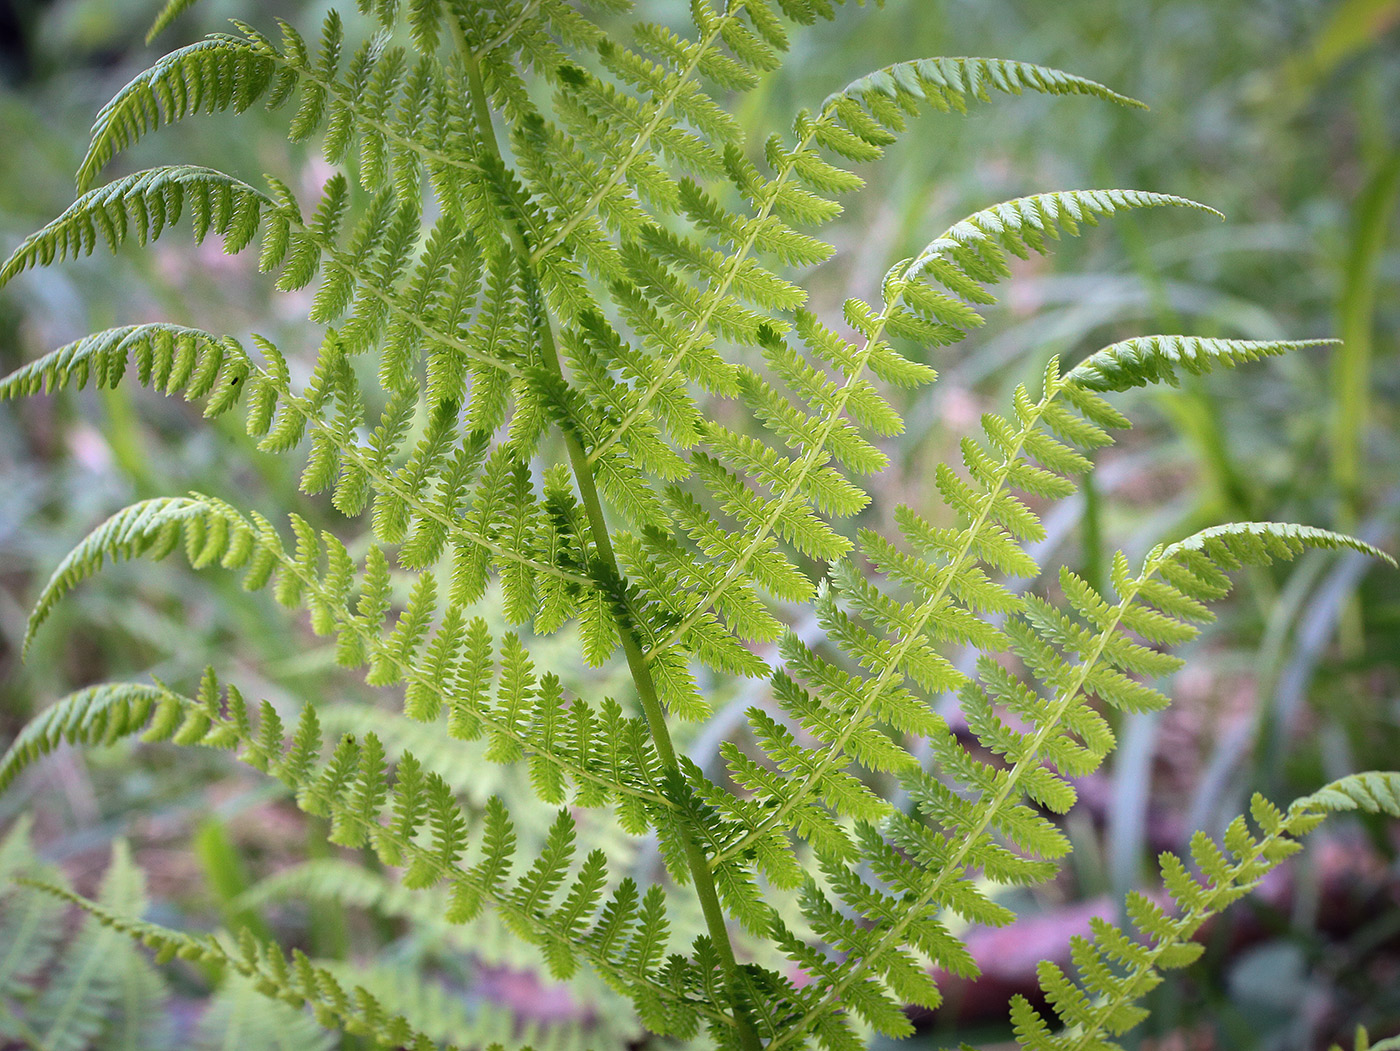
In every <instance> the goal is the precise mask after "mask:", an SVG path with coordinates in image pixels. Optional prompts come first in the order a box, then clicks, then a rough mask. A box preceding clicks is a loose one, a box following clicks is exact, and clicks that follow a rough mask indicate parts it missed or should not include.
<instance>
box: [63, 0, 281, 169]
mask: <svg viewBox="0 0 1400 1051" xmlns="http://www.w3.org/2000/svg"><path fill="white" fill-rule="evenodd" d="M192 2H193V0H187V2H186V3H185V4H183V5H179V2H178V0H174V2H172V3H170V4H168V5H167V7H166V9H165V10H164V11H162V12H161V14H160V16H159V17H158V18H157V20H156V23H155V25H154V26H153V27H152V29H151V34H152V35H153V36H154V35H155V34H156V33H158V32H160V30H161V29H162V28H163V27H164V26H165V25H166V24H168V23H169V22H170V21H172V20H173V19H174V18H175V17H177V16H178V15H179V13H180V11H179V10H178V7H179V6H189V5H190V3H192ZM272 69H273V67H272V63H271V61H269V59H268V58H267V57H266V56H265V55H261V54H259V53H258V52H257V51H255V50H254V49H252V48H251V47H249V46H247V44H246V43H245V42H243V41H240V40H238V39H237V38H235V37H230V36H227V35H224V34H219V35H215V36H211V37H209V38H207V39H205V40H201V41H199V42H197V43H194V44H190V45H189V46H188V47H182V48H180V49H179V50H177V51H172V52H171V53H170V54H168V55H166V56H165V57H163V58H162V59H160V61H158V62H157V63H156V64H155V65H153V66H152V67H151V68H150V69H147V70H146V71H144V72H143V73H141V74H139V75H138V76H137V77H136V78H135V79H134V80H132V81H131V82H130V83H129V84H127V85H126V87H124V88H122V89H121V91H119V92H118V93H117V94H116V95H115V96H114V97H113V99H112V100H111V101H110V102H108V103H107V104H106V105H105V106H103V107H102V109H101V110H99V111H98V114H97V119H96V120H95V121H94V122H93V126H92V140H91V144H90V145H89V146H88V151H87V155H86V156H85V157H84V158H83V162H82V165H81V166H80V167H79V168H78V175H77V182H78V191H79V192H80V193H81V192H86V191H87V190H90V189H91V188H92V184H93V182H94V181H95V180H96V178H97V173H98V172H100V171H101V170H102V168H103V167H105V166H106V164H107V162H108V161H110V160H111V159H112V157H113V156H114V155H115V154H117V153H118V152H120V151H122V150H124V149H127V148H129V147H130V146H132V145H133V144H134V143H135V142H136V141H137V140H138V139H139V138H141V137H142V136H143V135H145V134H147V133H148V132H151V131H153V130H155V129H156V128H159V127H160V126H161V125H163V124H172V123H174V122H175V121H178V120H182V119H184V118H185V117H186V116H189V115H191V114H194V113H198V112H201V111H203V112H205V113H217V112H219V111H221V110H233V111H234V112H235V113H241V112H243V110H245V109H247V108H248V107H249V106H250V105H252V103H253V102H254V101H256V100H257V98H258V97H259V96H260V95H262V93H263V92H264V91H265V90H266V89H267V87H268V81H269V78H270V77H271V75H272Z"/></svg>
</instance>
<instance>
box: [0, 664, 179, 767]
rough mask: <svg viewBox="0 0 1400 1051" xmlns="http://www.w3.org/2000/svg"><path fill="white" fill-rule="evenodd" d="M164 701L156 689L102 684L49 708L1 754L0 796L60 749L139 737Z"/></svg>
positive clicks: (122, 684)
mask: <svg viewBox="0 0 1400 1051" xmlns="http://www.w3.org/2000/svg"><path fill="white" fill-rule="evenodd" d="M165 696H166V691H165V690H163V689H162V688H161V687H159V686H141V685H138V684H136V683H106V684H103V685H100V686H89V687H88V688H87V689H84V690H79V691H78V692H77V693H74V694H71V695H70V696H68V697H65V698H64V699H63V700H61V701H59V702H57V703H55V704H53V705H50V706H49V707H48V708H46V709H45V710H44V711H43V712H41V713H40V714H39V715H38V716H36V717H35V718H34V719H33V720H31V721H30V722H29V723H27V724H26V725H25V727H24V729H22V730H21V731H20V732H19V733H18V734H17V735H16V736H15V739H14V740H13V741H11V742H10V746H9V747H8V748H7V749H6V750H5V756H4V758H3V759H0V791H3V790H4V789H5V788H8V787H9V785H10V784H11V783H12V782H13V781H14V779H15V778H16V777H17V776H19V774H20V773H21V772H22V771H23V770H24V769H25V768H26V767H29V766H31V765H33V764H34V762H36V761H37V760H38V759H40V758H41V757H43V756H45V755H47V754H48V753H50V752H52V751H53V750H54V749H55V748H57V747H58V746H59V745H60V744H63V743H65V742H66V743H68V744H83V745H88V746H93V745H107V744H112V743H114V742H116V741H117V740H119V739H121V738H123V737H129V736H131V735H132V734H135V733H139V732H140V731H141V730H143V729H144V728H145V727H146V724H147V723H148V722H149V721H150V719H151V717H152V716H153V715H154V714H155V711H156V708H157V706H158V705H159V704H160V703H161V701H162V700H163V699H164V698H165Z"/></svg>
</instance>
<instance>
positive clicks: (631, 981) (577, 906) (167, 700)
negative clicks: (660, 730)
mask: <svg viewBox="0 0 1400 1051" xmlns="http://www.w3.org/2000/svg"><path fill="white" fill-rule="evenodd" d="M282 733H283V729H282V725H281V722H280V720H279V719H278V718H277V716H276V713H275V711H274V710H273V709H272V707H271V706H270V705H267V704H264V705H263V706H262V711H261V717H260V719H259V725H258V726H257V727H254V725H253V723H252V720H251V718H250V714H249V712H248V710H247V707H246V704H245V702H244V701H243V699H242V697H241V695H239V694H238V693H237V691H233V690H230V691H229V693H228V695H227V698H226V700H225V701H223V702H221V701H220V699H219V696H218V692H217V683H216V682H215V680H214V679H213V677H212V675H210V676H207V677H206V683H205V687H204V688H203V689H202V690H201V697H200V699H198V700H193V699H189V698H185V697H181V696H180V695H178V694H175V693H173V692H171V691H164V693H163V695H162V697H161V702H160V704H159V705H158V706H157V707H156V711H155V714H154V717H153V721H152V725H151V726H150V728H149V730H148V731H147V735H146V736H147V738H148V739H151V740H164V739H170V738H173V739H174V740H176V741H177V742H179V743H182V744H185V745H202V746H205V747H218V748H227V747H235V748H238V749H240V751H241V758H243V760H244V761H246V762H248V763H250V764H251V765H253V766H255V767H257V768H258V769H262V770H266V771H268V772H270V773H271V774H273V775H274V776H275V777H277V778H278V779H280V780H281V781H282V782H283V783H284V784H286V785H287V786H288V787H289V788H290V789H292V790H293V792H294V793H295V796H296V800H297V804H298V805H299V806H300V807H301V808H302V809H304V810H306V811H307V812H308V813H312V814H315V815H318V816H321V817H324V818H327V819H329V820H330V822H331V826H332V830H333V835H334V837H335V841H336V842H338V843H341V844H343V845H347V846H354V847H358V846H364V845H368V846H371V847H373V848H374V849H375V850H376V852H377V853H379V855H380V857H381V859H382V860H383V861H384V862H385V863H386V864H389V865H403V866H405V868H406V872H405V875H404V883H405V885H406V886H407V887H410V888H414V889H423V888H430V887H434V886H437V885H439V884H444V883H445V884H446V885H447V886H448V888H449V891H450V903H449V906H448V910H447V918H448V920H449V921H450V922H453V923H462V922H466V921H468V920H470V919H472V918H473V917H474V916H476V915H477V914H478V912H479V911H480V910H481V909H482V908H483V907H484V906H486V905H488V904H489V905H491V906H492V907H493V908H495V909H496V910H498V911H499V912H500V913H501V916H502V918H503V919H504V921H505V922H506V923H507V925H508V926H510V927H511V929H513V930H514V931H515V932H516V934H517V935H518V936H521V937H524V938H526V939H527V940H529V941H531V942H533V943H535V944H538V945H540V946H541V949H542V952H543V955H544V958H545V960H546V962H547V964H548V965H549V967H550V969H551V970H552V971H553V972H554V973H556V974H557V975H558V976H560V977H566V976H568V975H569V974H571V973H572V971H573V969H574V968H575V967H576V966H577V962H578V960H579V959H582V960H586V961H587V962H588V963H589V965H590V966H591V967H592V968H593V969H594V970H595V971H596V972H597V973H598V974H599V975H600V976H601V977H603V978H604V979H605V980H606V981H608V982H609V984H610V985H612V986H613V988H615V989H616V990H617V991H618V992H619V993H621V994H623V995H625V996H628V997H629V998H631V999H633V1000H634V1001H637V1000H640V1001H642V1003H643V1004H645V1005H646V1007H645V1014H646V1016H647V1017H648V1019H649V1024H652V1023H654V1024H660V1022H658V1021H657V1019H658V1018H660V1017H662V1015H655V1016H654V1017H653V1015H654V1012H653V1010H652V1008H653V1007H656V1006H657V1005H661V1004H664V1005H666V1010H665V1011H664V1012H662V1014H663V1015H664V1016H665V1017H666V1018H669V1019H670V1021H669V1022H667V1023H666V1024H667V1025H668V1026H672V1028H670V1029H669V1030H668V1031H671V1032H675V1033H677V1034H680V1035H686V1034H688V1033H691V1032H693V1031H694V1027H695V1025H696V1024H697V1020H698V1019H699V1018H701V1017H705V1018H710V1019H715V1018H719V1017H720V1013H719V1010H718V1008H716V1007H714V1006H712V1005H706V1004H701V1003H692V1002H691V1001H689V1000H686V999H685V998H683V997H681V996H680V995H679V994H678V991H677V990H676V989H675V988H672V987H671V986H670V985H668V984H667V980H664V979H663V977H662V975H661V968H662V966H663V959H662V957H663V956H664V953H663V952H661V951H660V950H661V947H663V946H664V945H665V943H666V918H665V915H666V911H665V909H664V908H662V907H661V897H660V896H661V893H662V892H661V890H660V888H659V887H654V888H652V890H651V891H649V892H648V893H647V895H645V896H644V897H643V896H641V895H639V894H638V892H637V889H636V885H635V884H634V883H633V882H632V880H630V879H625V880H623V881H622V882H621V883H620V884H619V885H618V886H617V888H616V889H615V890H614V891H613V892H612V893H611V894H610V895H608V894H605V887H606V883H607V880H606V859H605V858H604V856H603V855H602V853H601V851H596V850H595V851H593V852H592V853H591V854H590V855H589V857H588V858H586V859H585V860H584V862H583V864H582V865H581V866H579V867H578V869H577V871H574V870H573V865H572V860H573V856H574V853H575V831H574V830H575V824H574V819H573V818H572V817H571V816H570V814H569V812H568V811H566V810H563V811H559V812H558V815H557V817H556V819H555V821H554V824H553V825H552V826H551V829H550V832H549V835H548V837H547V844H548V846H547V848H546V850H545V851H544V852H543V853H542V854H541V856H540V858H539V859H537V861H536V863H535V864H534V865H533V866H532V867H531V868H530V869H529V870H528V871H526V872H524V873H515V872H514V871H513V869H514V865H513V858H512V855H513V854H514V850H515V842H516V837H515V831H514V824H513V821H512V819H511V816H510V815H509V813H508V812H507V811H506V809H505V807H504V805H503V804H502V803H501V802H500V800H499V798H496V797H493V798H492V799H491V800H490V801H489V802H488V805H487V808H486V814H485V819H484V822H483V825H482V828H481V830H480V834H479V836H478V837H476V838H477V839H478V841H479V848H480V857H479V858H478V860H477V861H476V863H475V864H473V865H471V866H467V865H466V864H465V863H464V861H463V854H464V853H465V851H466V850H467V848H468V843H469V834H468V833H469V826H468V822H467V820H466V818H465V816H464V814H463V811H462V808H461V805H460V804H459V803H458V802H457V801H456V799H455V798H454V797H453V795H452V793H451V790H450V789H449V787H448V786H447V785H446V783H445V782H444V781H443V780H442V778H440V777H438V776H437V775H435V774H427V775H424V774H423V772H422V767H421V764H419V763H418V761H417V760H416V759H415V758H414V757H413V756H412V755H411V754H408V753H405V754H404V755H403V756H402V757H401V758H400V760H399V762H398V763H397V764H396V765H395V766H393V767H389V766H388V765H387V764H386V763H385V760H384V752H383V749H382V746H380V744H379V742H378V741H377V739H376V738H374V737H373V736H372V735H369V736H366V737H365V738H363V739H362V740H361V739H357V738H355V737H354V736H352V735H348V734H347V735H342V736H341V737H340V738H339V739H338V743H337V744H336V745H335V747H334V748H333V749H332V750H331V751H330V753H329V754H328V755H327V756H325V757H324V758H323V751H324V749H325V747H326V743H325V742H324V740H323V734H322V730H321V727H320V724H319V720H318V718H317V716H316V713H315V711H314V709H312V708H309V707H308V708H306V709H304V710H303V713H302V717H301V719H300V722H299V724H298V726H297V729H296V731H295V733H294V734H293V736H292V743H291V745H290V747H288V746H287V745H286V744H285V743H284V742H283V740H282ZM26 754H27V753H26ZM22 759H23V755H17V756H16V757H15V758H14V760H13V763H12V764H11V766H16V765H18V764H19V763H20V762H21V761H22ZM8 768H9V767H7V769H8ZM420 828H423V829H425V830H427V831H428V832H429V833H430V834H428V835H425V836H423V837H421V838H419V837H416V836H415V832H416V831H417V830H418V829H420ZM50 889H51V890H52V892H54V893H60V894H62V888H50ZM561 894H562V897H561ZM89 904H90V903H89ZM85 907H87V906H85ZM96 915H98V917H99V919H102V921H103V922H104V923H106V922H109V919H110V916H108V915H104V914H103V913H102V912H100V911H99V912H97V913H96ZM118 929H122V930H126V931H128V932H133V933H135V934H137V936H139V937H142V938H143V940H145V939H146V938H147V937H148V936H149V937H150V938H154V941H148V944H151V945H153V946H154V947H157V948H161V949H163V950H165V951H169V952H172V953H176V952H178V953H179V954H181V955H187V956H188V957H189V958H192V959H199V958H202V959H212V960H222V961H226V962H228V963H230V964H232V965H233V966H234V969H235V970H238V971H240V973H243V974H245V975H246V976H248V977H250V978H254V979H256V980H259V981H264V980H267V981H272V982H273V983H274V985H275V986H276V988H277V989H278V990H281V991H284V992H285V991H287V990H288V988H289V987H288V986H287V985H286V984H285V982H284V981H282V980H281V979H282V978H284V977H285V974H286V972H287V970H288V968H287V966H286V961H285V959H284V958H283V957H281V955H280V953H278V952H277V951H276V950H274V949H270V948H267V947H264V946H261V945H258V944H255V943H254V942H252V941H249V937H251V936H247V935H246V932H245V939H244V943H243V944H242V945H241V947H240V951H241V953H242V955H241V957H240V958H239V961H241V962H239V961H235V960H234V959H233V958H232V957H231V956H230V955H229V953H230V950H228V949H226V948H225V947H224V946H223V945H222V944H221V943H219V942H218V940H217V939H196V938H189V937H187V936H184V935H175V934H174V933H173V932H165V931H162V930H161V929H160V928H154V927H150V926H148V925H135V924H126V925H120V924H119V925H118ZM211 954H212V955H211ZM279 961H281V962H279ZM302 970H303V968H302V967H301V966H300V965H298V968H297V973H298V975H300V974H301V971H302ZM298 981H299V982H300V983H301V984H299V985H297V986H294V987H290V988H291V991H292V992H293V993H295V995H296V996H297V997H300V998H303V999H308V1000H310V1001H312V1003H313V1005H315V1004H319V1007H317V1017H318V1019H320V1020H322V1021H323V1022H326V1023H327V1024H329V1022H328V1021H327V1019H329V1018H335V1019H339V1021H340V1022H341V1023H342V1024H344V1025H347V1026H351V1027H358V1031H366V1032H371V1033H375V1034H379V1033H402V1032H405V1030H403V1028H402V1026H401V1025H400V1022H399V1021H396V1020H393V1019H386V1018H385V1017H384V1013H383V1011H382V1010H380V1008H379V1007H378V1006H377V1004H374V1003H373V1002H370V1003H368V1005H366V1003H365V1001H364V1000H363V998H357V999H356V1000H355V1004H358V1005H359V1006H355V1004H350V1001H348V1000H346V998H345V997H344V996H342V995H341V994H339V993H334V994H333V995H332V994H326V993H324V991H323V992H322V993H313V988H314V987H317V983H320V982H321V979H320V978H316V981H314V982H313V981H311V980H310V979H306V980H304V981H303V980H302V979H301V978H298ZM335 988H338V987H335ZM326 996H330V1001H331V1002H329V1003H328V1002H326V1001H325V997H326ZM296 1002H298V1003H299V1002H300V999H297V1000H296ZM347 1004H350V1006H347ZM327 1012H329V1013H328V1014H327ZM351 1031H357V1029H356V1028H352V1029H351ZM382 1039H386V1040H390V1041H391V1042H392V1039H397V1038H390V1037H383V1038H382ZM405 1039H406V1038H405ZM401 1042H402V1041H401Z"/></svg>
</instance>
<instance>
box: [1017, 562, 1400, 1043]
mask: <svg viewBox="0 0 1400 1051" xmlns="http://www.w3.org/2000/svg"><path fill="white" fill-rule="evenodd" d="M1323 546H1326V545H1325V542H1324V543H1323ZM1355 809H1361V810H1364V811H1367V812H1369V813H1379V814H1385V815H1388V816H1390V817H1400V774H1395V773H1383V772H1379V771H1372V772H1368V773H1363V774H1354V775H1352V776H1350V777H1344V778H1342V779H1340V780H1338V781H1334V782H1333V783H1332V784H1330V785H1327V786H1326V787H1324V788H1321V789H1319V790H1318V791H1317V792H1315V793H1313V794H1312V795H1309V796H1304V797H1303V798H1301V799H1298V800H1295V801H1294V802H1293V804H1292V805H1291V806H1290V807H1289V808H1288V809H1287V811H1282V810H1279V809H1278V808H1277V807H1275V806H1274V805H1273V804H1271V803H1269V802H1268V801H1267V800H1265V799H1264V797H1263V796H1260V795H1257V794H1256V795H1255V796H1254V799H1253V801H1252V802H1251V804H1250V816H1251V817H1252V818H1253V825H1254V829H1251V827H1250V825H1249V824H1248V823H1247V822H1246V821H1245V819H1244V818H1243V817H1240V818H1236V819H1235V821H1234V822H1232V823H1231V824H1230V826H1229V828H1228V829H1227V830H1226V831H1225V834H1224V836H1223V837H1222V840H1221V842H1220V843H1216V842H1214V841H1212V840H1211V839H1210V838H1209V837H1207V836H1205V835H1204V834H1202V833H1199V832H1198V833H1196V835H1195V836H1193V837H1192V840H1191V860H1192V863H1193V865H1194V866H1195V868H1196V870H1197V871H1198V872H1199V873H1200V875H1199V876H1193V875H1191V874H1190V872H1189V871H1188V870H1187V867H1186V865H1185V864H1184V863H1183V861H1182V860H1181V859H1180V858H1178V857H1176V856H1175V855H1173V854H1170V853H1167V854H1163V855H1162V857H1161V870H1162V877H1163V880H1164V882H1165V884H1166V889H1167V892H1168V894H1169V895H1170V897H1171V901H1172V903H1173V906H1174V910H1168V909H1165V908H1163V907H1162V906H1160V905H1158V904H1156V903H1155V902H1153V901H1152V900H1151V899H1149V898H1147V897H1145V896H1143V895H1140V894H1137V893H1134V894H1131V895H1129V898H1128V902H1127V912H1128V916H1129V917H1130V919H1131V920H1132V922H1133V926H1134V927H1135V928H1136V932H1135V933H1134V934H1129V933H1127V932H1125V931H1124V930H1122V929H1121V928H1119V927H1117V926H1115V925H1114V924H1111V923H1109V922H1108V921H1106V920H1102V919H1094V920H1092V921H1091V925H1092V927H1093V934H1094V937H1093V938H1092V940H1091V939H1087V938H1082V937H1076V938H1075V939H1074V942H1073V959H1074V963H1075V968H1076V970H1077V971H1078V978H1077V980H1075V979H1072V978H1071V977H1070V976H1069V975H1067V974H1066V973H1065V972H1063V971H1062V970H1061V969H1060V968H1058V967H1056V966H1054V965H1053V964H1049V963H1042V964H1041V966H1040V982H1041V988H1042V989H1043V991H1044V992H1045V994H1046V997H1047V999H1048V1001H1049V1002H1050V1004H1051V1006H1052V1007H1053V1009H1054V1013H1055V1015H1057V1016H1058V1018H1059V1021H1060V1023H1061V1024H1062V1025H1063V1026H1064V1028H1063V1029H1062V1030H1061V1031H1060V1032H1052V1031H1051V1029H1050V1025H1049V1023H1048V1022H1047V1020H1046V1017H1045V1015H1044V1014H1043V1013H1042V1012H1040V1011H1038V1010H1036V1009H1035V1008H1033V1007H1032V1006H1031V1005H1030V1003H1029V1002H1028V1001H1027V1000H1026V999H1025V998H1024V997H1022V996H1019V995H1018V996H1016V997H1014V998H1013V1000H1012V1004H1011V1019H1012V1024H1013V1026H1014V1027H1015V1030H1016V1037H1017V1043H1018V1044H1019V1045H1020V1046H1021V1047H1024V1048H1027V1049H1028V1051H1117V1048H1118V1047H1119V1045H1118V1044H1116V1043H1114V1042H1113V1039H1112V1038H1114V1037H1118V1036H1121V1035H1122V1034H1123V1033H1125V1032H1127V1031H1128V1030H1129V1029H1131V1028H1133V1027H1134V1026H1136V1025H1138V1024H1139V1023H1140V1022H1141V1021H1142V1020H1143V1019H1144V1018H1146V1017H1147V1013H1148V1012H1147V1011H1146V1010H1145V1009H1144V1008H1142V1007H1140V1006H1138V1004H1137V1001H1139V1000H1141V999H1142V998H1143V997H1144V996H1146V995H1147V993H1148V992H1150V991H1151V990H1152V989H1153V988H1155V987H1156V986H1157V985H1158V984H1160V982H1161V981H1162V978H1161V972H1162V971H1165V970H1172V969H1176V968H1180V967H1185V966H1187V965H1188V964H1190V963H1192V962H1193V961H1195V960H1196V959H1197V958H1198V957H1199V956H1200V955H1201V952H1202V951H1203V946H1202V945H1201V944H1199V943H1197V942H1195V941H1193V940H1192V939H1193V938H1194V937H1195V936H1196V935H1197V933H1198V932H1199V931H1200V929H1201V927H1202V926H1203V925H1204V924H1205V923H1206V922H1207V921H1208V920H1209V919H1211V918H1212V917H1214V916H1215V915H1217V914H1219V913H1220V912H1222V911H1224V909H1225V908H1227V907H1228V906H1229V905H1231V904H1232V903H1233V902H1235V901H1237V900H1239V899H1240V898H1241V897H1243V896H1244V895H1245V894H1247V893H1248V892H1249V891H1250V890H1251V889H1252V888H1253V887H1254V886H1256V885H1257V884H1258V883H1259V881H1260V880H1261V879H1262V878H1263V877H1264V876H1265V875H1267V874H1268V872H1269V871H1271V870H1272V869H1273V868H1275V867H1276V866H1278V865H1279V864H1280V863H1281V862H1282V861H1284V860H1285V859H1286V858H1288V857H1290V856H1291V855H1293V854H1295V853H1296V852H1297V851H1298V850H1300V849H1301V844H1300V842H1299V841H1300V840H1301V839H1302V838H1303V836H1305V835H1307V834H1308V833H1309V832H1311V831H1312V830H1313V829H1315V828H1316V827H1317V825H1318V824H1319V823H1320V822H1321V821H1322V820H1323V818H1324V817H1325V816H1326V815H1328V814H1331V813H1337V812H1345V811H1348V810H1355ZM1359 1043H1360V1044H1364V1038H1363V1040H1362V1041H1360V1042H1359ZM1377 1046H1380V1045H1377Z"/></svg>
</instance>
